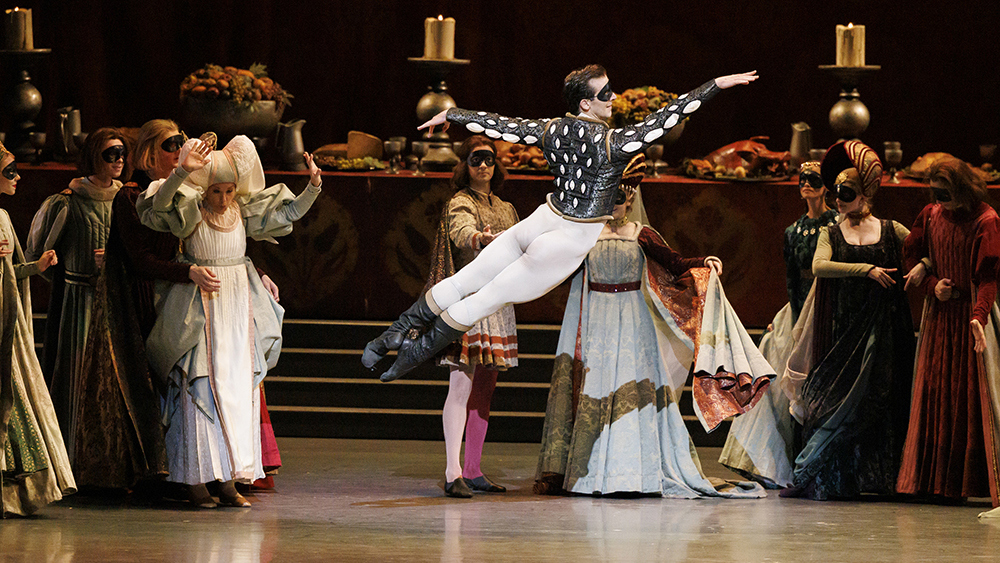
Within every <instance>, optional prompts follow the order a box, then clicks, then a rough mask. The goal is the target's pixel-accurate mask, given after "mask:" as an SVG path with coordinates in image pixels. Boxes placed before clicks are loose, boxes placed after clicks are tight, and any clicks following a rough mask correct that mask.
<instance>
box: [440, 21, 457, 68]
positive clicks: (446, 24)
mask: <svg viewBox="0 0 1000 563" xmlns="http://www.w3.org/2000/svg"><path fill="white" fill-rule="evenodd" d="M440 21H441V42H440V43H438V45H439V47H440V51H438V56H439V57H441V58H442V59H454V58H455V18H444V19H442V20H440Z"/></svg>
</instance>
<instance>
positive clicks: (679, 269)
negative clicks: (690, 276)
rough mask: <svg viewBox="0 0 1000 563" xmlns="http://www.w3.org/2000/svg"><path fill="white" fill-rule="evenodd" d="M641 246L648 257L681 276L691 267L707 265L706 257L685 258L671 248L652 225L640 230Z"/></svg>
mask: <svg viewBox="0 0 1000 563" xmlns="http://www.w3.org/2000/svg"><path fill="white" fill-rule="evenodd" d="M639 246H640V247H642V251H643V252H644V253H645V254H646V258H647V259H649V260H654V261H655V262H656V263H658V264H660V265H661V266H663V267H664V268H666V269H667V271H669V272H670V273H671V274H673V275H675V276H680V275H682V274H683V273H684V272H686V271H688V270H690V269H691V268H701V267H704V266H705V258H704V257H698V258H685V257H683V256H681V253H680V252H677V251H676V250H674V249H673V248H670V247H669V246H668V245H667V243H666V241H664V240H663V237H661V236H660V233H658V232H656V231H655V230H653V229H652V228H651V227H643V228H642V230H641V231H639Z"/></svg>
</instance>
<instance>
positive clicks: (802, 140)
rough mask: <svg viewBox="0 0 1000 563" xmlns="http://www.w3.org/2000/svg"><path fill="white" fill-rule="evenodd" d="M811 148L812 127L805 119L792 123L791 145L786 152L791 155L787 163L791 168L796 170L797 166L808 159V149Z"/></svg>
mask: <svg viewBox="0 0 1000 563" xmlns="http://www.w3.org/2000/svg"><path fill="white" fill-rule="evenodd" d="M810 149H812V129H810V128H809V124H808V123H806V122H805V121H800V122H798V123H793V124H792V145H791V147H789V149H788V152H789V153H790V154H791V155H792V158H791V161H790V162H789V164H790V165H791V167H792V170H798V169H799V166H800V165H801V164H802V163H803V162H805V161H807V160H809V150H810Z"/></svg>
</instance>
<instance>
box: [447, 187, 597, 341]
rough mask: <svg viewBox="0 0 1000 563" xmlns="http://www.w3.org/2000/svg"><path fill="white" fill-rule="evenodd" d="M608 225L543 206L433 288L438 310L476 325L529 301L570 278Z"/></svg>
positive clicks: (466, 324) (468, 324)
mask: <svg viewBox="0 0 1000 563" xmlns="http://www.w3.org/2000/svg"><path fill="white" fill-rule="evenodd" d="M603 228H604V223H603V222H600V221H599V222H596V223H578V222H575V221H569V220H567V219H563V218H562V217H560V216H559V215H557V214H556V213H555V212H554V211H552V209H550V208H549V206H548V204H544V203H543V204H542V205H540V206H539V207H538V209H536V210H535V211H534V213H532V214H531V215H530V216H529V217H528V218H527V219H525V220H523V221H521V222H520V223H518V224H516V225H514V226H513V227H511V228H509V229H507V230H506V231H504V232H503V233H502V234H501V235H500V236H499V237H497V238H496V240H494V241H493V242H491V243H490V244H489V245H487V246H486V247H485V248H484V249H483V250H482V252H480V253H479V256H477V257H476V259H475V260H473V261H472V262H470V263H469V264H468V265H467V266H465V267H464V268H462V269H461V270H459V271H458V272H457V273H455V275H453V276H451V277H450V278H446V279H444V280H442V281H441V282H439V283H438V284H436V285H435V286H434V287H432V288H431V296H432V297H433V298H434V302H435V303H436V304H437V306H438V307H440V308H442V309H446V310H447V311H448V315H449V316H450V317H451V318H452V319H454V320H455V322H457V323H459V324H462V325H465V326H472V325H473V324H475V323H476V322H477V321H479V320H480V319H482V318H484V317H487V316H489V315H490V314H492V313H493V312H495V311H497V310H498V309H500V307H503V306H504V305H506V304H507V303H524V302H526V301H531V300H533V299H537V298H539V297H541V296H543V295H545V294H546V293H548V292H549V290H551V289H552V288H553V287H555V286H557V285H559V284H560V283H561V282H562V281H563V280H565V279H566V278H567V277H569V276H570V274H572V273H573V272H574V271H576V269H577V268H578V267H579V266H580V264H581V263H582V262H583V259H584V258H585V257H586V256H587V253H588V252H590V249H592V248H594V245H595V244H597V237H598V236H600V234H601V230H602V229H603Z"/></svg>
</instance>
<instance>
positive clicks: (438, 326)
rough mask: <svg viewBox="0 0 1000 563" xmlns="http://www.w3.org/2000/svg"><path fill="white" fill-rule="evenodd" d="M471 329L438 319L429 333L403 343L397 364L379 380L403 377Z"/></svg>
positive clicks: (387, 380)
mask: <svg viewBox="0 0 1000 563" xmlns="http://www.w3.org/2000/svg"><path fill="white" fill-rule="evenodd" d="M445 316H447V315H445ZM469 328H471V327H467V326H466V327H462V328H454V327H452V326H451V325H449V324H448V322H447V321H446V320H445V317H438V318H437V319H435V320H434V324H433V325H431V328H430V329H428V330H427V332H425V333H423V334H421V335H420V336H418V337H417V338H407V339H406V340H404V341H403V343H402V344H401V345H400V346H399V354H397V355H396V361H395V363H393V364H392V367H390V368H389V369H388V370H386V372H385V373H383V374H382V375H381V377H379V379H381V380H382V381H383V382H389V381H393V380H395V379H399V378H400V377H403V376H404V375H406V374H408V373H410V372H411V371H413V370H414V369H415V368H416V367H417V366H419V365H420V364H422V363H424V362H426V361H427V360H429V359H431V358H433V357H434V355H435V354H437V353H438V352H440V351H441V350H444V349H445V347H446V346H448V345H449V344H451V343H452V342H454V341H455V339H456V338H458V337H460V336H462V335H463V334H465V332H466V331H468V330H469Z"/></svg>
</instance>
